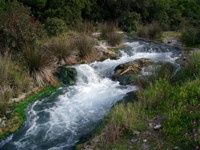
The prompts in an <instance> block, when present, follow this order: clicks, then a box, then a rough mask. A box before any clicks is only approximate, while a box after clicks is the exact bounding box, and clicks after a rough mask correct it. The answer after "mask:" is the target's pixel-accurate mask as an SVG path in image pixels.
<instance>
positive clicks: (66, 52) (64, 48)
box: [47, 38, 74, 65]
mask: <svg viewBox="0 0 200 150" xmlns="http://www.w3.org/2000/svg"><path fill="white" fill-rule="evenodd" d="M47 49H48V50H49V51H50V52H51V53H52V54H53V56H55V57H56V58H57V59H58V63H59V64H61V65H64V64H66V62H67V58H68V57H69V56H70V55H71V53H72V50H73V49H74V44H73V41H72V40H71V39H67V40H61V39H59V38H55V39H53V41H51V43H50V44H49V45H47Z"/></svg>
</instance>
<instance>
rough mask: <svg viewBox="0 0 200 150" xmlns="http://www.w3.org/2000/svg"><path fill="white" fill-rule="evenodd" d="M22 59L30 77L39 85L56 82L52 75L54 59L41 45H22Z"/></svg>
mask: <svg viewBox="0 0 200 150" xmlns="http://www.w3.org/2000/svg"><path fill="white" fill-rule="evenodd" d="M22 59H23V61H24V64H25V65H26V66H27V68H28V69H29V73H30V75H31V77H32V78H33V79H34V80H35V82H36V83H37V84H38V85H39V86H42V85H44V84H48V83H49V84H54V83H56V79H55V77H54V76H53V73H54V72H55V62H56V60H55V58H54V57H53V56H51V55H50V54H49V53H47V51H45V50H44V48H43V47H36V48H32V47H29V46H26V47H24V50H23V52H22Z"/></svg>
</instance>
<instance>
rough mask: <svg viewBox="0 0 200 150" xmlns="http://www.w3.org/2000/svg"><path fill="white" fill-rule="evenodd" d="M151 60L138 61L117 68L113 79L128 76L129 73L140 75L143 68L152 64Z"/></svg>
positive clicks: (142, 59)
mask: <svg viewBox="0 0 200 150" xmlns="http://www.w3.org/2000/svg"><path fill="white" fill-rule="evenodd" d="M151 62H152V60H151V59H145V58H141V59H137V60H134V61H132V62H129V63H125V64H121V65H119V66H117V67H116V68H115V73H114V75H113V77H116V76H119V75H123V74H128V73H138V72H139V71H140V70H141V67H143V66H145V65H147V64H149V63H151Z"/></svg>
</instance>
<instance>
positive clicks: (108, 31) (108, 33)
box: [99, 23, 123, 46]
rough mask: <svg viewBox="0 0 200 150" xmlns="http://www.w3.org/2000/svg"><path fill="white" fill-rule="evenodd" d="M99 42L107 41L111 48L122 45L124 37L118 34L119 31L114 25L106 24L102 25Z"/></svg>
mask: <svg viewBox="0 0 200 150" xmlns="http://www.w3.org/2000/svg"><path fill="white" fill-rule="evenodd" d="M100 32H101V34H100V37H99V40H103V39H105V40H107V42H108V44H110V45H111V46H116V45H119V44H121V43H122V40H123V37H122V35H121V34H119V33H117V29H116V27H115V25H114V24H113V23H104V24H101V25H100Z"/></svg>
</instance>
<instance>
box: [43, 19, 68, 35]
mask: <svg viewBox="0 0 200 150" xmlns="http://www.w3.org/2000/svg"><path fill="white" fill-rule="evenodd" d="M66 28H67V26H66V24H65V22H64V21H63V20H62V19H59V18H47V20H46V22H45V29H46V31H47V33H48V34H49V35H58V34H61V33H63V32H64V31H66Z"/></svg>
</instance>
